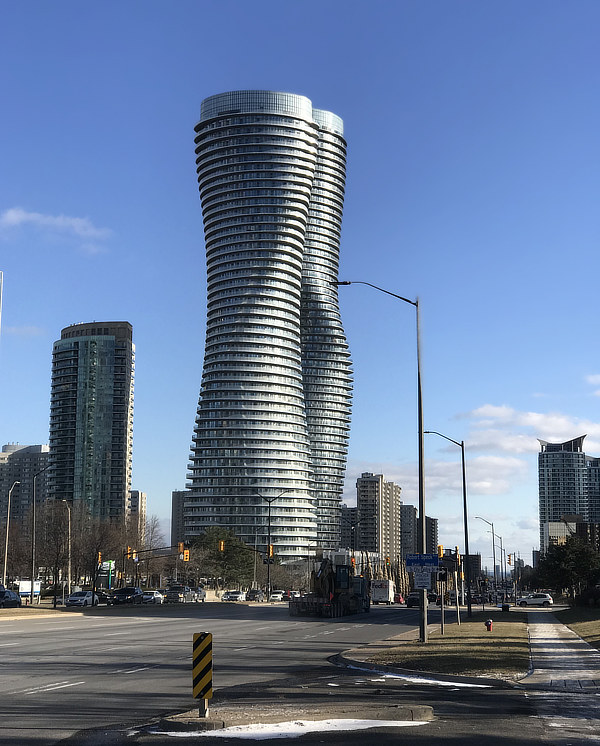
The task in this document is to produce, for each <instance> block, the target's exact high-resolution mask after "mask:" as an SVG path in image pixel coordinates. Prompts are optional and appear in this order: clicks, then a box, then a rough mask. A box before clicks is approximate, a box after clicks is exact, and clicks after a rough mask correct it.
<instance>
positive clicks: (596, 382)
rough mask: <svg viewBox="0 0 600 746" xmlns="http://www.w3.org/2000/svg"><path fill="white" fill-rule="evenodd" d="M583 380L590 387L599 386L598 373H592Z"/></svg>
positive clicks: (599, 374) (599, 378) (599, 377)
mask: <svg viewBox="0 0 600 746" xmlns="http://www.w3.org/2000/svg"><path fill="white" fill-rule="evenodd" d="M585 380H586V381H587V382H588V383H590V384H591V385H592V386H600V373H593V374H592V375H589V376H586V377H585Z"/></svg>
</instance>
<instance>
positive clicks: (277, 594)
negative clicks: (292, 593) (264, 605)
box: [269, 591, 284, 601]
mask: <svg viewBox="0 0 600 746" xmlns="http://www.w3.org/2000/svg"><path fill="white" fill-rule="evenodd" d="M283 593H284V591H271V595H270V596H269V601H283Z"/></svg>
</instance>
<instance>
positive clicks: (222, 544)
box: [219, 539, 225, 552]
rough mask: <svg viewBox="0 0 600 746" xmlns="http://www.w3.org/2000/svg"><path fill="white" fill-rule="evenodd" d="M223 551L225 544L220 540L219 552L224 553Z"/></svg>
mask: <svg viewBox="0 0 600 746" xmlns="http://www.w3.org/2000/svg"><path fill="white" fill-rule="evenodd" d="M224 551H225V542H224V541H223V539H221V540H220V541H219V552H224Z"/></svg>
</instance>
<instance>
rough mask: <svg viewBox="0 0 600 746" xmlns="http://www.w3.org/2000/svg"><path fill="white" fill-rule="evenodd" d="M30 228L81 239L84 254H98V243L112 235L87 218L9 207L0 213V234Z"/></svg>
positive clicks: (99, 250) (106, 229)
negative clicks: (46, 213)
mask: <svg viewBox="0 0 600 746" xmlns="http://www.w3.org/2000/svg"><path fill="white" fill-rule="evenodd" d="M26 226H31V227H33V228H36V229H37V230H39V231H42V232H45V233H50V234H55V235H56V234H58V235H63V236H70V237H73V238H77V239H81V240H82V241H83V243H82V244H80V249H81V250H82V251H84V252H85V253H86V254H98V253H100V252H101V251H103V247H101V246H100V245H99V243H98V242H102V241H106V240H107V239H108V238H110V236H111V235H112V231H111V230H110V229H109V228H97V227H96V226H95V225H94V224H93V223H92V221H91V220H90V219H89V218H74V217H70V216H68V215H45V214H44V213H41V212H30V211H28V210H24V209H23V208H21V207H11V208H9V209H8V210H4V212H2V213H0V234H1V233H4V234H6V233H7V232H8V231H10V230H16V229H19V228H24V227H26Z"/></svg>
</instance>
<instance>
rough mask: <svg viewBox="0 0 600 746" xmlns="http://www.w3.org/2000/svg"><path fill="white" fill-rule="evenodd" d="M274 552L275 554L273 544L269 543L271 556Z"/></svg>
mask: <svg viewBox="0 0 600 746" xmlns="http://www.w3.org/2000/svg"><path fill="white" fill-rule="evenodd" d="M273 554H274V552H273V545H272V544H269V557H272V556H273Z"/></svg>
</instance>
